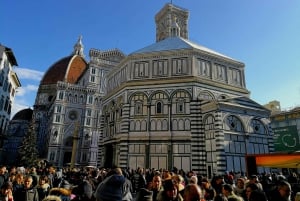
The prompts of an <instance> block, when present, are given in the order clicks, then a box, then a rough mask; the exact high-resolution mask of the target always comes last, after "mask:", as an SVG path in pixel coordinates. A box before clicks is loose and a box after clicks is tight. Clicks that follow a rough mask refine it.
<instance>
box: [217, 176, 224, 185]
mask: <svg viewBox="0 0 300 201" xmlns="http://www.w3.org/2000/svg"><path fill="white" fill-rule="evenodd" d="M215 182H216V184H217V185H222V184H224V178H223V176H221V175H218V176H216V177H215Z"/></svg>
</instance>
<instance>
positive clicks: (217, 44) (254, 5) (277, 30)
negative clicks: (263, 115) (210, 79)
mask: <svg viewBox="0 0 300 201" xmlns="http://www.w3.org/2000/svg"><path fill="white" fill-rule="evenodd" d="M169 2H171V1H170V0H169V1H168V0H126V1H122V0H109V1H104V0H89V1H83V0H63V1H61V0H43V1H39V0H30V1H17V0H9V1H2V2H1V12H0V22H1V31H0V43H1V44H2V45H5V46H7V47H9V48H12V50H13V52H14V54H15V57H16V59H17V62H18V67H16V68H15V71H16V72H17V74H18V76H19V78H20V81H21V84H22V87H21V88H20V89H19V90H18V93H17V96H16V99H15V104H14V107H13V113H15V112H16V111H19V110H20V109H22V108H28V107H32V106H33V104H34V100H35V96H36V91H37V88H38V84H39V81H40V79H41V78H42V76H43V74H44V73H45V72H46V70H47V69H48V68H49V67H50V66H51V65H52V64H53V63H55V62H56V61H57V60H59V59H61V58H62V57H65V56H67V55H69V54H70V53H71V52H72V51H73V46H74V44H75V43H76V41H77V39H78V37H79V36H80V35H82V36H83V44H84V47H85V51H84V52H85V55H87V57H88V51H89V50H90V49H91V48H96V49H100V50H108V49H113V48H118V49H120V50H121V51H123V52H124V53H125V54H129V53H131V52H134V51H135V50H138V49H140V48H143V47H145V46H147V45H150V44H152V43H154V42H155V21H154V16H155V14H156V13H157V12H158V11H159V10H160V9H161V8H162V7H163V6H164V5H165V4H166V3H169ZM173 4H175V5H177V6H180V7H182V8H185V9H187V10H189V11H190V16H189V39H190V40H191V41H193V42H196V43H198V44H200V45H203V46H205V47H207V48H210V49H212V50H215V51H217V52H220V53H222V54H224V55H227V56H229V57H231V58H234V59H236V60H238V61H241V62H243V63H245V65H246V73H245V76H246V86H247V89H248V90H250V91H251V96H250V97H251V98H252V99H253V100H254V101H256V102H258V103H260V104H266V103H268V102H269V101H272V100H278V101H280V103H281V107H282V108H283V109H289V108H292V107H295V106H299V105H300V79H299V75H300V1H299V0H289V1H283V0H251V1H250V0H248V1H241V0H227V1H224V0H173Z"/></svg>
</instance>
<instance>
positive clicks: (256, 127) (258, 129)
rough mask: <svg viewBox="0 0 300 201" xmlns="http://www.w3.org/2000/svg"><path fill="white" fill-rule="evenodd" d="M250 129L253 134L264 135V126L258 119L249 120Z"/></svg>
mask: <svg viewBox="0 0 300 201" xmlns="http://www.w3.org/2000/svg"><path fill="white" fill-rule="evenodd" d="M251 127H252V129H253V133H258V134H266V129H265V127H264V125H263V124H262V123H261V121H259V120H258V119H252V120H251Z"/></svg>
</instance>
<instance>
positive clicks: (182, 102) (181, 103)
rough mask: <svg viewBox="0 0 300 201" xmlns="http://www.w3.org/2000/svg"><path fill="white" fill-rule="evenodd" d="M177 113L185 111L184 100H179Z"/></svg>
mask: <svg viewBox="0 0 300 201" xmlns="http://www.w3.org/2000/svg"><path fill="white" fill-rule="evenodd" d="M177 113H184V101H182V100H180V101H178V102H177Z"/></svg>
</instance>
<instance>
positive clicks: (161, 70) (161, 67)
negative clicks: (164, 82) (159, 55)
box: [153, 60, 168, 76]
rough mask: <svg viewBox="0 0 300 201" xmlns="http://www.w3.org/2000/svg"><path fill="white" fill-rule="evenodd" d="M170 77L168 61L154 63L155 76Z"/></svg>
mask: <svg viewBox="0 0 300 201" xmlns="http://www.w3.org/2000/svg"><path fill="white" fill-rule="evenodd" d="M167 75H168V60H156V61H153V76H167Z"/></svg>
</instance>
